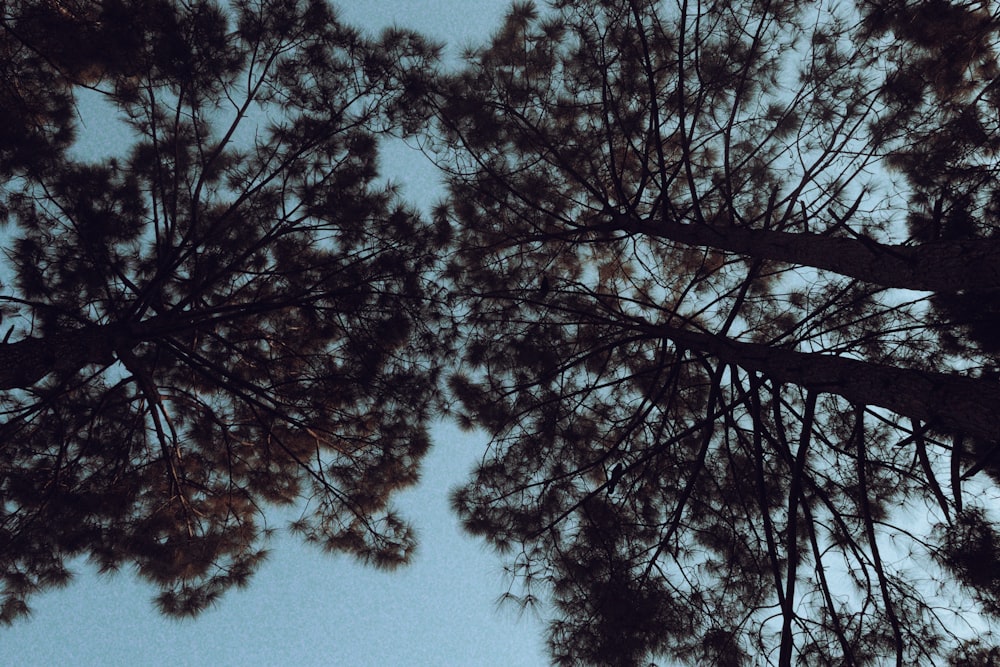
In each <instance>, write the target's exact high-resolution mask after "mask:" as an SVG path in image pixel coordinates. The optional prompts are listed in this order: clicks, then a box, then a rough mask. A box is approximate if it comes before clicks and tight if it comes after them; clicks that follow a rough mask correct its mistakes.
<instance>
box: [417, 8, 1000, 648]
mask: <svg viewBox="0 0 1000 667" xmlns="http://www.w3.org/2000/svg"><path fill="white" fill-rule="evenodd" d="M935 31H937V32H935ZM959 34H960V35H962V37H961V40H958V39H949V38H947V36H948V35H952V36H954V35H959ZM996 40H997V22H996V20H995V18H994V17H993V16H992V15H990V14H989V13H988V12H987V11H985V10H984V9H982V8H979V7H978V6H977V7H972V6H964V5H951V4H949V3H946V2H943V1H939V0H932V1H931V2H926V3H917V4H915V5H906V6H903V5H899V4H897V3H865V4H863V5H862V4H860V3H859V5H858V6H857V7H854V6H850V5H839V6H818V5H815V4H812V3H795V2H784V1H782V0H767V1H759V0H747V1H745V2H744V1H741V0H737V1H735V2H724V3H691V2H681V3H676V4H669V3H666V4H665V3H658V2H648V1H646V0H587V1H584V2H563V1H558V0H557V1H556V2H553V3H552V6H551V7H550V8H548V9H547V10H538V9H537V8H536V7H534V6H533V5H531V4H525V3H521V4H515V5H514V7H513V8H512V10H511V12H510V14H509V17H508V19H507V21H506V23H505V24H504V26H503V27H502V29H501V30H499V31H498V32H497V34H496V35H495V36H494V38H493V39H492V41H491V42H490V43H489V44H488V45H486V46H484V47H483V48H481V49H478V50H474V51H472V52H470V53H469V54H468V66H467V68H466V69H465V70H464V71H463V72H461V73H458V74H456V75H455V76H453V77H451V78H450V79H448V80H446V81H444V82H442V84H441V85H440V87H439V89H438V90H437V95H436V96H435V98H434V99H435V104H436V105H437V114H438V118H439V127H440V130H441V137H440V143H439V149H440V152H439V161H440V162H441V164H442V166H443V167H444V168H445V169H446V171H447V172H448V174H449V183H450V188H451V198H450V200H449V204H448V205H447V206H445V207H442V208H441V209H440V210H439V211H438V212H437V213H438V215H439V216H440V217H441V218H442V219H448V220H451V221H452V222H453V223H454V224H455V225H456V227H457V228H458V230H459V232H458V236H457V239H458V244H459V250H458V253H457V255H456V257H455V259H454V261H453V262H452V264H451V266H450V268H449V274H448V275H449V278H450V280H451V284H452V286H453V288H454V293H453V298H454V302H455V308H456V311H455V312H456V314H457V315H456V324H457V326H458V327H459V328H460V329H461V330H462V332H463V334H464V336H465V340H466V347H465V353H464V357H463V359H462V367H461V368H460V369H459V371H458V372H456V373H455V374H454V375H453V376H452V377H451V379H450V385H451V390H452V392H453V394H454V396H455V397H456V398H457V399H458V404H459V407H458V408H457V410H458V413H459V416H460V418H461V419H463V420H464V421H465V423H466V424H467V425H469V426H470V427H472V426H478V427H482V428H485V429H487V430H488V431H489V432H490V433H491V434H492V436H493V443H492V446H491V448H490V450H489V454H488V455H487V457H486V458H485V459H484V462H483V464H482V465H481V466H480V467H479V469H478V470H477V471H476V472H475V474H474V476H473V478H472V480H471V481H470V482H469V484H468V485H467V486H466V487H464V488H463V489H460V490H458V491H457V492H456V493H455V496H454V504H455V507H456V509H457V510H458V512H459V513H460V515H461V516H462V518H463V520H464V523H465V525H466V527H467V528H468V529H469V530H470V531H472V532H473V533H476V534H479V535H482V536H484V537H485V538H486V539H487V540H488V541H489V542H490V543H491V544H493V545H494V546H495V547H496V548H497V549H498V550H500V551H501V552H502V553H505V554H507V556H508V559H509V561H508V562H509V566H510V571H511V574H512V576H513V577H514V578H515V579H516V580H518V581H519V582H520V583H521V584H522V585H523V589H522V590H521V591H520V592H517V591H516V589H515V590H514V591H513V592H512V593H511V594H510V595H511V597H513V598H515V599H519V600H520V601H521V602H522V603H525V604H529V603H533V602H534V601H536V600H538V599H540V598H542V597H547V598H548V599H549V600H551V602H552V605H553V607H552V615H551V624H550V634H549V641H550V646H551V650H552V655H553V657H554V660H555V661H556V662H557V663H558V664H566V665H571V664H572V665H576V664H600V665H640V664H647V662H648V661H649V660H650V659H657V658H662V657H667V658H672V659H674V660H680V661H682V662H685V663H688V664H699V665H701V664H717V665H740V664H777V665H793V664H849V665H862V664H897V665H903V664H928V665H937V664H942V663H943V662H944V661H945V660H951V661H952V662H953V663H954V664H981V663H982V661H984V660H990V659H994V658H991V657H990V656H992V655H994V654H995V653H996V650H995V649H993V647H992V646H990V642H989V639H988V636H987V635H979V633H978V631H974V632H969V631H968V626H966V625H965V624H964V623H963V622H962V620H961V615H962V614H963V613H971V614H976V616H977V618H980V619H982V623H983V624H984V626H987V627H988V626H989V624H990V623H991V622H992V620H993V618H994V616H995V614H996V610H997V608H998V606H997V595H998V593H1000V578H997V576H996V575H995V574H994V571H995V565H996V564H997V562H998V558H1000V551H998V548H997V547H996V545H997V544H998V543H1000V541H998V539H1000V535H998V533H997V531H996V523H995V522H996V520H997V517H996V516H995V514H994V513H995V511H996V510H995V508H991V507H990V504H989V499H990V498H991V497H992V496H993V495H995V490H996V488H995V486H994V482H992V481H991V476H992V475H995V474H996V469H997V465H996V460H995V456H996V452H997V449H998V447H997V445H996V443H997V436H996V434H997V433H998V431H997V428H996V427H997V424H996V423H995V417H994V415H996V414H997V413H998V411H1000V387H998V386H997V384H996V379H995V378H993V377H990V372H991V368H993V367H994V360H993V358H992V357H991V356H990V355H989V354H988V352H989V350H988V349H987V347H986V346H985V345H970V344H967V343H968V342H969V341H970V340H974V339H975V336H972V337H970V336H969V335H966V334H965V333H963V332H962V327H967V328H968V327H969V324H968V323H967V322H964V321H961V320H960V319H957V318H955V317H952V316H950V315H949V313H951V312H954V310H955V306H954V304H955V303H969V299H970V295H973V296H972V297H971V298H972V299H976V298H981V297H976V296H975V295H976V294H982V293H992V292H993V291H994V290H995V285H996V266H997V265H998V259H1000V253H998V251H997V246H996V245H995V243H996V241H995V239H994V238H993V235H992V233H991V231H990V230H991V229H992V225H993V220H995V214H994V213H993V210H992V208H991V204H990V202H991V201H992V192H993V189H995V185H994V184H993V181H992V180H990V178H989V175H991V174H993V173H995V158H994V153H993V148H992V146H994V145H995V142H996V141H997V140H998V139H997V138H998V136H1000V135H998V134H997V132H996V130H997V128H995V127H994V125H995V118H996V110H997V104H998V103H1000V99H998V98H997V97H996V93H995V92H994V91H993V89H994V86H993V85H992V83H991V82H992V80H993V78H994V77H995V75H996V64H997V60H996V49H995V45H996ZM990 118H992V119H994V120H992V121H990V120H988V119H990ZM990 123H993V124H990ZM942 188H943V189H942ZM932 193H933V196H932ZM935 197H937V198H935ZM941 197H943V199H941ZM921 216H923V217H924V218H928V217H929V218H930V222H921V220H922V218H921ZM934 225H937V226H940V227H941V228H942V230H949V231H947V233H945V232H944V231H942V232H940V233H933V234H931V233H928V232H927V231H926V230H927V229H929V228H930V227H932V226H934ZM890 288H905V289H906V290H919V292H914V291H904V290H899V289H890ZM963 300H964V301H963ZM942 304H943V305H942ZM969 305H970V307H969V308H968V310H974V305H975V304H974V303H973V304H969ZM949 308H950V309H951V310H949ZM973 324H975V323H973ZM949 341H950V342H949ZM983 471H985V472H986V473H989V474H983ZM956 583H957V584H958V586H956V585H955V584H956ZM959 590H961V591H962V594H957V591H959ZM991 651H993V652H992V653H991Z"/></svg>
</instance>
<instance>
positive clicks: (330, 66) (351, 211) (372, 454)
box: [0, 0, 446, 622]
mask: <svg viewBox="0 0 1000 667" xmlns="http://www.w3.org/2000/svg"><path fill="white" fill-rule="evenodd" d="M4 12H5V14H4V15H3V24H2V27H3V32H2V40H0V49H2V50H3V51H4V56H5V57H4V58H2V59H0V60H2V63H3V64H2V65H0V67H3V68H4V70H3V80H2V82H0V83H2V90H0V95H2V96H3V100H2V102H0V109H2V110H3V111H2V112H0V114H2V122H0V126H2V129H0V170H2V171H3V176H4V177H5V183H4V186H3V188H4V189H3V202H4V208H5V213H6V214H7V215H8V216H9V223H8V226H7V227H6V231H5V241H4V246H5V258H6V263H5V268H4V271H5V273H4V274H3V275H2V281H3V286H2V288H0V309H2V314H3V342H2V344H0V389H2V390H3V393H2V394H0V414H2V423H0V497H2V499H3V502H2V505H0V621H3V622H10V621H11V620H12V619H14V618H16V617H17V616H19V615H21V614H24V613H26V611H27V609H28V607H27V603H26V599H27V597H28V596H29V595H30V594H32V593H34V592H36V591H39V590H41V589H44V588H46V587H50V586H54V585H61V584H63V583H65V582H66V581H67V580H68V579H69V577H70V573H69V572H68V570H67V569H66V560H67V559H68V558H72V557H77V556H80V555H85V556H87V557H88V558H89V559H90V560H91V561H92V562H94V563H95V564H96V565H97V566H98V568H99V569H100V570H102V571H110V570H117V569H119V568H121V567H123V566H133V567H135V568H136V570H137V572H138V574H139V575H140V576H141V577H142V578H144V579H146V580H148V581H150V582H152V583H153V584H155V585H156V586H158V587H159V588H160V591H161V592H160V594H159V596H158V598H157V604H158V606H159V608H160V609H161V610H162V611H163V612H165V613H167V614H171V615H181V616H183V615H193V614H196V613H197V612H199V611H200V610H202V609H203V608H204V607H205V606H206V605H208V604H210V603H212V602H213V601H215V600H216V599H217V598H218V597H219V596H220V595H221V594H222V593H223V592H224V591H225V590H227V589H228V588H229V587H231V586H234V585H236V586H242V585H244V584H246V583H247V581H248V579H249V577H250V576H251V574H252V573H253V572H254V570H255V568H256V567H257V565H258V564H259V563H260V562H261V559H262V558H263V557H264V555H265V553H266V551H265V549H264V547H265V542H266V538H267V536H268V535H269V534H270V533H271V532H272V531H273V529H274V528H273V526H271V525H269V524H268V522H267V521H266V516H267V515H266V511H267V510H268V508H275V507H278V506H294V507H297V511H298V513H299V518H298V519H297V520H295V521H294V522H293V524H292V528H293V529H294V530H296V531H298V532H299V533H301V534H302V535H303V536H304V538H305V539H306V540H307V541H309V542H315V543H318V544H319V545H321V546H322V547H323V548H325V549H329V550H331V551H338V552H346V553H350V554H353V555H355V556H357V557H358V558H360V559H362V560H364V561H367V562H371V563H374V564H375V565H378V566H382V567H393V566H396V565H398V564H400V563H403V562H405V561H406V560H407V558H408V557H409V555H410V553H411V550H412V548H413V546H414V538H413V533H412V530H411V528H410V527H409V525H408V524H407V523H405V522H404V521H403V520H402V519H401V518H400V517H399V516H397V515H396V514H395V512H394V511H393V509H392V507H391V505H390V504H389V500H390V496H391V494H392V492H394V491H395V490H397V489H399V488H401V487H405V486H407V485H409V484H412V483H413V482H414V481H415V480H416V479H417V475H418V466H419V462H420V459H421V457H422V455H423V453H424V451H425V450H426V449H427V446H428V439H427V434H426V429H425V426H426V420H427V417H428V409H429V408H428V406H429V401H430V400H431V398H432V397H433V395H434V391H435V390H434V387H435V384H436V379H435V373H436V371H435V368H436V363H437V362H436V353H435V352H434V350H435V346H436V344H437V343H436V340H437V338H436V335H435V334H434V333H433V327H434V323H435V320H436V318H437V317H438V314H437V313H438V310H437V307H436V306H435V305H434V304H435V303H436V302H438V301H439V299H438V297H437V295H436V293H435V288H433V286H432V284H431V283H429V282H428V271H430V270H431V269H432V268H433V267H434V265H435V262H436V261H437V260H436V259H435V257H436V256H437V254H438V252H439V248H440V246H441V244H442V243H444V242H445V241H446V236H445V235H444V234H443V232H444V231H446V230H444V229H438V228H434V227H433V226H432V225H429V224H426V223H425V222H423V221H422V220H421V219H420V217H419V216H418V215H417V214H416V213H415V212H414V211H412V210H410V209H409V208H407V207H406V206H404V205H403V204H402V203H401V202H400V200H399V199H398V198H397V196H396V193H395V191H394V189H393V187H392V186H386V185H380V184H378V183H377V178H378V154H377V148H378V140H379V136H380V134H382V133H383V132H385V131H387V130H390V129H392V128H393V127H394V126H395V124H397V122H402V119H405V117H406V109H407V105H408V102H407V96H408V95H410V94H411V90H412V89H413V86H414V85H416V83H417V82H416V80H415V79H413V78H412V77H410V78H407V77H406V76H404V75H403V64H405V63H408V64H410V65H415V64H417V63H424V69H425V70H426V66H427V64H428V63H429V62H430V61H431V60H432V59H433V58H434V57H435V52H434V49H433V48H432V47H430V46H429V45H427V44H425V43H424V42H423V41H422V40H421V39H420V38H418V37H417V36H415V35H413V34H409V33H406V32H403V31H391V32H387V33H385V34H384V35H383V36H382V37H381V38H380V39H379V40H378V41H370V40H366V39H365V38H362V37H361V36H360V35H359V34H358V33H357V32H355V31H353V30H352V29H350V28H348V27H345V26H344V25H342V24H341V23H340V21H339V20H338V19H337V17H336V15H335V14H334V13H333V11H332V10H331V8H330V7H329V6H328V5H327V4H326V3H325V2H320V1H317V0H261V1H255V2H249V1H246V2H244V1H242V0H240V1H236V2H233V3H232V4H230V5H218V4H215V3H213V2H206V1H198V2H194V3H183V4H181V3H174V2H168V1H166V0H137V1H136V2H130V1H129V0H107V2H94V3H91V2H80V3H74V2H63V1H62V0H39V1H38V2H15V3H8V4H5V5H4ZM95 42H96V43H95ZM417 69H420V68H417ZM79 86H88V87H90V88H91V89H92V90H94V91H96V92H97V93H99V94H100V95H101V96H102V98H103V99H104V100H105V102H106V104H107V105H108V107H107V108H110V109H113V113H115V114H117V116H118V118H120V120H121V123H122V128H123V130H122V135H121V136H119V137H115V138H114V139H112V140H111V141H114V142H115V144H116V146H115V148H116V149H119V150H117V151H116V157H114V158H113V159H110V160H108V161H106V162H100V163H93V162H86V161H79V160H73V159H70V158H69V157H67V153H66V151H65V149H66V148H67V147H68V146H69V145H70V143H71V141H72V138H73V134H74V127H73V121H74V117H75V115H76V114H78V113H87V110H86V108H85V107H82V106H81V107H80V108H79V109H78V108H76V107H75V106H74V97H73V95H74V91H76V90H79ZM102 113H103V112H102Z"/></svg>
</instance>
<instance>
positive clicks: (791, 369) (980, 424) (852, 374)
mask: <svg viewBox="0 0 1000 667" xmlns="http://www.w3.org/2000/svg"><path fill="white" fill-rule="evenodd" d="M651 329H652V330H653V331H655V332H656V333H657V335H659V336H662V337H664V338H667V339H669V340H672V341H673V342H674V344H675V345H678V346H681V347H685V348H687V349H691V350H699V351H702V352H707V353H709V354H711V355H713V356H715V357H717V358H718V359H720V360H721V361H724V362H726V363H729V364H733V365H736V366H739V367H740V368H742V369H744V370H747V371H757V372H760V373H763V374H764V375H766V376H767V377H769V378H771V379H772V380H774V381H776V382H782V383H788V384H797V385H800V386H803V387H808V388H809V389H813V390H816V391H819V392H828V393H831V394H837V395H839V396H843V397H844V398H846V399H847V400H849V401H851V402H852V403H855V404H857V405H873V406H878V407H881V408H885V409H887V410H891V411H892V412H894V413H896V414H898V415H902V416H906V417H911V418H914V419H919V420H921V421H924V422H927V423H929V424H931V425H933V426H935V427H937V428H940V429H942V430H946V431H954V432H958V433H963V434H965V435H967V436H971V437H974V438H983V439H985V440H987V441H989V442H995V441H997V439H998V434H1000V384H998V383H997V382H996V381H993V380H986V379H980V378H970V377H965V376H962V375H955V374H951V373H937V372H932V371H919V370H914V369H908V368H897V367H895V366H883V365H879V364H874V363H870V362H865V361H858V360H856V359H849V358H846V357H836V356H833V355H828V354H817V353H808V352H797V351H795V350H785V349H780V348H775V347H771V346H768V345H764V344H760V343H744V342H739V341H734V340H732V339H729V338H723V337H720V336H713V335H711V334H705V333H698V332H694V331H689V330H686V329H680V328H677V327H671V326H666V325H656V326H651Z"/></svg>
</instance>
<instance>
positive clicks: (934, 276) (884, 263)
mask: <svg viewBox="0 0 1000 667" xmlns="http://www.w3.org/2000/svg"><path fill="white" fill-rule="evenodd" d="M613 226H614V228H615V229H618V230H621V231H625V232H629V233H634V234H647V235H650V236H656V237H659V238H664V239H668V240H671V241H676V242H678V243H685V244H688V245H697V246H702V247H711V248H718V249H719V250H727V251H729V252H735V253H739V254H743V255H749V256H753V257H758V258H763V259H771V260H776V261H781V262H788V263H790V264H798V265H801V266H812V267H815V268H817V269H825V270H827V271H833V272H835V273H839V274H840V275H843V276H848V277H851V278H857V279H859V280H863V281H865V282H869V283H874V284H876V285H883V286H885V287H899V288H903V289H911V290H918V291H929V292H960V291H963V290H970V291H976V292H981V291H989V290H993V289H998V288H1000V240H998V239H972V240H964V241H934V242H929V243H924V244H921V245H914V246H904V245H885V244H881V243H878V242H877V241H875V240H873V239H868V238H864V237H862V238H848V237H842V236H825V235H823V234H813V233H809V232H778V231H770V230H761V229H746V228H743V227H713V226H710V225H699V224H689V225H681V224H676V223H657V222H655V221H650V220H637V219H635V218H629V217H626V216H618V217H616V219H615V221H614V223H613Z"/></svg>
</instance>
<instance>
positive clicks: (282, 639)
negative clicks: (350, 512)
mask: <svg viewBox="0 0 1000 667" xmlns="http://www.w3.org/2000/svg"><path fill="white" fill-rule="evenodd" d="M335 4H337V5H338V6H339V7H340V9H341V11H342V16H343V17H344V18H345V20H346V21H347V22H348V23H350V24H353V25H355V26H358V27H360V28H362V29H363V30H366V31H369V32H377V31H379V30H380V29H381V28H383V27H386V26H390V25H398V26H403V27H409V28H414V29H416V30H419V31H420V32H423V33H424V34H426V35H428V36H431V37H433V38H435V39H437V40H438V41H441V42H445V43H446V44H447V49H446V56H447V57H449V58H454V57H457V56H458V54H459V53H461V50H462V48H463V47H465V46H467V45H470V44H474V43H481V42H483V41H484V40H485V39H487V38H488V36H489V35H490V34H491V33H492V32H493V31H494V30H496V28H497V27H498V26H499V24H500V21H501V18H502V16H503V14H504V13H505V11H506V9H507V7H508V5H509V2H508V0H476V1H475V2H471V1H468V0H366V1H364V2H354V3H350V2H338V3H335ZM81 120H82V121H83V123H84V127H82V128H81V132H82V137H81V141H82V145H81V147H80V151H81V153H82V154H87V153H89V154H91V155H94V154H111V153H114V152H115V150H114V149H115V127H114V125H113V124H109V123H107V122H105V120H106V119H104V118H94V117H93V115H92V114H91V117H87V114H86V113H85V112H84V113H83V118H82V119H81ZM382 163H383V172H384V174H385V175H386V176H388V177H391V178H392V179H393V180H395V181H397V182H399V183H400V184H401V185H402V186H403V193H404V195H405V196H406V197H407V198H408V199H409V200H411V201H413V202H414V203H416V204H418V205H422V206H424V205H429V204H431V203H432V202H433V200H434V199H436V198H437V197H439V196H440V190H437V189H436V176H435V174H434V172H433V170H432V169H431V168H430V167H429V165H427V164H426V162H425V161H424V159H423V158H422V156H420V155H419V153H415V152H412V151H409V152H407V151H406V150H404V149H400V147H395V148H394V149H393V150H392V152H391V153H388V154H386V155H384V156H383V160H382ZM433 441H434V447H433V449H432V450H431V452H430V454H429V455H428V458H427V459H426V460H425V463H424V477H423V481H422V482H421V484H420V485H419V487H418V488H416V489H414V490H411V491H408V492H406V493H404V494H402V495H401V496H399V497H398V500H397V503H398V505H399V508H400V509H401V510H402V513H403V514H404V515H405V516H406V517H407V518H409V519H410V520H411V521H412V522H413V523H415V525H416V526H417V528H418V529H419V531H420V536H421V548H420V550H419V552H418V554H417V556H416V558H415V561H414V563H413V564H412V565H411V566H409V567H407V568H405V569H403V570H401V571H397V572H391V573H386V572H378V571H374V570H372V569H369V568H365V567H363V566H361V565H359V564H357V563H356V562H354V561H353V560H351V559H349V558H344V557H331V556H327V555H324V554H322V553H320V552H319V551H318V550H316V549H311V548H308V547H305V546H303V545H301V544H300V543H299V542H297V541H296V540H295V539H293V538H279V539H277V540H275V542H274V543H273V545H272V546H273V549H272V554H271V558H270V560H269V561H268V563H266V564H265V565H264V567H263V568H262V569H261V571H260V572H259V573H258V574H257V576H256V577H255V578H254V579H253V581H252V583H251V585H250V587H249V588H248V589H247V590H244V591H233V592H230V593H229V594H228V595H226V596H225V597H224V598H223V599H222V601H221V603H220V604H219V605H218V606H217V607H215V608H213V609H210V610H209V611H207V612H206V613H205V614H203V615H202V616H201V617H200V618H198V619H197V620H194V621H184V622H179V621H171V620H166V619H164V618H162V617H160V616H158V615H157V613H156V612H155V610H154V608H153V606H152V604H151V598H152V596H153V594H154V592H155V591H154V590H153V589H151V588H150V587H149V586H147V585H145V584H143V583H141V582H137V581H136V580H135V579H134V578H133V577H132V576H131V575H130V574H128V573H123V574H120V575H117V576H114V577H98V576H97V575H96V574H94V573H93V571H92V570H91V569H90V568H88V566H87V565H86V563H85V562H80V563H77V564H76V566H75V567H74V568H73V569H74V570H75V572H76V574H77V576H76V579H75V580H74V582H73V583H71V584H70V586H69V587H68V588H66V589H63V590H59V591H51V592H48V593H44V594H42V595H40V596H37V597H35V598H34V600H33V601H32V607H33V610H34V613H33V615H32V616H31V618H30V619H29V620H28V621H26V622H21V623H19V624H17V625H16V626H14V627H13V628H7V629H0V665H3V666H10V667H63V666H65V667H90V666H93V667H112V666H119V665H121V666H123V667H125V666H127V667H146V666H148V667H160V666H169V667H188V666H194V667H199V666H202V665H204V666H212V667H215V666H219V667H225V666H229V665H232V666H234V667H236V666H245V667H256V666H260V667H265V666H266V667H284V666H286V665H287V666H291V667H312V666H325V665H335V666H344V667H367V666H373V667H374V666H379V667H383V666H384V667H409V666H418V667H419V666H424V665H427V666H442V667H446V666H450V665H462V666H464V665H468V666H470V667H493V666H496V667H539V666H541V665H546V664H548V660H547V659H546V656H545V650H544V644H543V641H542V634H541V630H542V626H541V623H539V622H538V620H537V619H536V618H535V617H533V616H531V615H524V616H520V617H519V616H518V614H517V613H516V611H515V610H513V609H509V608H507V607H499V608H498V607H497V605H496V600H497V598H498V596H499V595H500V594H501V593H502V592H503V590H504V588H505V585H506V583H507V580H506V578H505V577H504V575H503V572H502V569H501V562H500V560H499V559H498V558H497V557H496V556H495V555H494V554H493V553H492V552H490V551H489V550H488V549H487V548H486V547H484V546H483V545H482V544H481V543H480V542H478V541H476V540H473V539H472V538H469V537H467V536H465V535H464V534H462V533H461V531H460V530H459V528H458V525H457V522H456V520H455V518H454V517H453V516H452V515H451V514H450V512H449V510H448V492H449V490H450V489H451V488H452V487H454V486H456V485H457V484H459V483H461V482H462V481H463V480H464V479H465V477H466V475H467V472H468V470H469V469H470V467H471V466H472V465H473V464H474V463H475V461H476V460H477V458H478V457H479V456H481V454H482V451H483V447H484V445H485V439H484V438H483V437H479V436H476V435H470V434H467V433H462V432H460V431H458V430H457V429H455V428H454V427H452V426H451V425H449V424H440V425H438V426H437V427H436V428H435V429H434V431H433Z"/></svg>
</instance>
